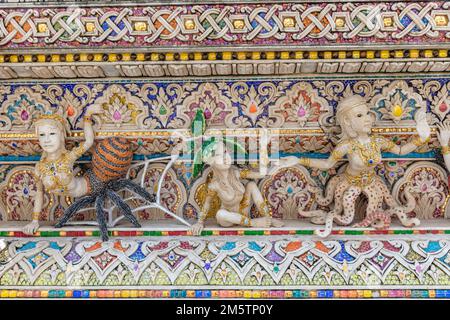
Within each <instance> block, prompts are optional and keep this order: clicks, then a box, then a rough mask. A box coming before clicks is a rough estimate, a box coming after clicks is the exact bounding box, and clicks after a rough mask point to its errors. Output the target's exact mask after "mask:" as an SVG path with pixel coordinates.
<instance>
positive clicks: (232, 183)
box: [191, 141, 283, 235]
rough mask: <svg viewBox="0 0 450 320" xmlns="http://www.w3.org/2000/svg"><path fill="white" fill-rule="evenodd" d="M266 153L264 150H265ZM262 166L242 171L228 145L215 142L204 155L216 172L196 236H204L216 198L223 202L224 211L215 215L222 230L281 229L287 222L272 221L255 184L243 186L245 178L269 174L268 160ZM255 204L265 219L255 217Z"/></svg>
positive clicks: (250, 182)
mask: <svg viewBox="0 0 450 320" xmlns="http://www.w3.org/2000/svg"><path fill="white" fill-rule="evenodd" d="M263 152H264V151H263ZM262 158H263V157H261V159H260V161H261V162H263V163H262V164H261V165H262V167H263V170H260V171H252V170H248V169H244V170H240V169H238V168H237V167H234V166H233V165H232V163H233V161H232V158H231V155H230V153H229V151H228V150H227V147H226V145H225V144H224V143H223V142H222V141H219V142H214V143H212V144H211V145H210V147H209V148H207V150H206V151H205V152H204V155H203V159H204V161H205V163H206V164H208V165H209V166H210V167H211V169H212V178H211V181H209V182H208V183H207V191H206V197H205V200H204V203H203V207H202V212H201V214H200V216H199V219H198V222H197V223H196V224H194V225H193V226H192V227H191V231H192V233H193V234H194V235H200V234H201V231H202V230H203V228H204V221H205V219H206V218H207V214H208V212H209V209H210V206H211V204H212V202H213V200H214V198H215V197H218V198H219V200H220V208H219V210H218V211H217V212H216V213H215V218H216V221H217V223H218V224H219V225H220V226H222V227H232V226H236V225H237V226H243V227H259V228H269V227H281V226H283V222H282V221H280V220H277V219H274V218H272V216H271V211H270V208H269V206H268V204H267V202H266V201H265V200H264V197H263V195H262V194H261V191H259V189H258V185H257V184H256V183H255V182H254V181H249V182H247V183H245V184H244V183H243V182H242V181H241V179H260V178H262V177H264V176H265V175H266V173H267V172H266V170H265V166H266V165H267V163H266V162H267V160H263V159H262ZM252 203H254V204H255V205H256V208H257V209H258V212H259V214H260V215H261V217H258V218H251V217H250V209H251V206H252Z"/></svg>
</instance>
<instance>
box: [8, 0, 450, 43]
mask: <svg viewBox="0 0 450 320" xmlns="http://www.w3.org/2000/svg"><path fill="white" fill-rule="evenodd" d="M449 8H450V4H449V3H448V2H447V1H433V2H406V1H405V2H387V1H386V2H374V3H368V2H346V3H328V2H320V3H318V2H314V1H311V2H309V3H301V2H299V3H283V4H280V3H258V4H255V3H246V4H240V5H236V4H226V5H219V4H199V5H154V6H148V5H147V6H139V5H135V6H131V7H124V6H115V7H113V6H98V7H93V6H90V7H84V6H69V7H66V8H64V7H62V8H61V7H47V8H46V7H41V8H30V9H18V8H11V7H4V8H3V9H2V10H0V47H3V48H4V49H17V48H20V47H27V48H31V47H35V48H43V47H49V46H51V47H55V48H58V47H65V48H82V47H93V46H97V47H103V46H121V47H136V46H138V47H150V46H151V47H179V46H208V47H211V46H229V45H232V46H241V45H245V46H273V45H277V46H296V47H309V46H310V45H312V44H316V45H322V46H327V45H329V46H335V45H353V46H359V45H361V44H363V45H372V46H374V45H381V46H382V45H383V44H384V45H385V44H396V45H408V44H409V43H410V42H414V43H416V44H417V43H422V44H424V45H425V44H428V43H429V42H430V41H433V43H441V44H443V45H445V43H446V42H447V41H448V39H449V38H450V24H449V20H450V10H449Z"/></svg>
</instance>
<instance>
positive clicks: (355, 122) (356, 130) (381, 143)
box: [281, 95, 431, 236]
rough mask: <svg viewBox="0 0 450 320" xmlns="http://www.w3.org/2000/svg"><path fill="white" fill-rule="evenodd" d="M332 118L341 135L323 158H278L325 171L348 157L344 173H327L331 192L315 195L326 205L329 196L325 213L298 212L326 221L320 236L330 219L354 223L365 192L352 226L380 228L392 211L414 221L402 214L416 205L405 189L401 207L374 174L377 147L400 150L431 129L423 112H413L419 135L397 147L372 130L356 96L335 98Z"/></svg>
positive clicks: (411, 146)
mask: <svg viewBox="0 0 450 320" xmlns="http://www.w3.org/2000/svg"><path fill="white" fill-rule="evenodd" d="M336 119H337V124H338V125H340V127H341V130H342V135H341V140H340V142H339V143H338V145H337V146H336V148H335V149H334V150H333V151H332V152H331V155H330V157H329V158H328V159H325V160H322V159H309V158H300V159H298V158H296V157H286V158H284V159H281V164H282V166H293V165H296V164H298V163H299V164H301V165H303V166H310V167H313V168H318V169H321V170H324V171H325V170H329V169H331V168H332V167H333V166H335V165H336V163H337V162H338V161H341V160H343V158H344V156H346V157H347V160H348V164H347V167H346V169H345V171H344V173H343V174H340V175H338V176H336V177H334V178H332V179H331V180H330V182H329V183H328V185H327V192H326V194H327V195H330V196H327V197H322V196H321V195H319V198H321V199H326V198H327V200H324V201H323V203H321V205H327V204H330V203H331V202H332V201H333V200H334V208H333V209H332V210H331V211H330V212H329V213H326V212H324V211H322V210H316V211H311V212H300V214H302V215H304V216H308V217H312V220H311V221H312V222H313V223H317V224H326V230H325V231H324V232H318V234H319V235H322V236H326V235H328V234H329V233H330V232H331V227H332V224H333V221H334V222H336V223H338V224H340V225H349V224H351V223H352V222H353V219H354V216H355V202H356V200H357V198H358V197H359V195H360V194H361V193H364V194H365V195H366V196H367V199H368V206H367V211H366V218H365V219H364V220H363V221H362V222H361V223H359V224H357V225H356V226H369V225H372V226H374V227H378V228H385V227H387V226H388V225H389V223H390V218H391V216H392V215H396V216H397V217H398V218H399V219H400V221H401V223H402V224H403V225H405V226H414V225H418V224H419V221H418V219H411V218H408V216H407V213H408V212H410V211H412V210H413V209H414V206H415V201H414V198H413V197H412V196H411V195H410V194H408V190H405V195H406V198H407V199H408V204H407V206H406V207H401V206H400V205H399V204H397V203H396V202H395V200H394V199H393V198H392V196H391V195H390V192H389V190H388V188H387V186H386V185H385V184H384V182H383V181H382V180H381V179H380V178H379V177H378V176H377V175H376V173H375V170H374V169H375V167H376V166H377V164H379V163H380V162H381V161H382V153H381V152H382V151H389V152H391V153H394V154H398V155H404V154H408V153H410V152H412V151H414V150H415V149H416V148H417V147H418V146H420V145H422V144H424V143H426V142H427V141H428V139H429V136H430V131H431V130H430V127H429V125H428V123H427V120H426V115H425V113H424V112H423V111H422V110H417V111H416V114H415V119H416V130H417V133H418V136H416V137H415V138H414V139H413V140H412V141H411V142H409V143H406V144H404V145H402V146H399V145H396V144H395V143H394V142H392V141H391V140H389V139H387V138H385V137H382V136H377V135H372V134H371V132H372V126H373V122H374V119H373V118H372V116H371V115H370V109H369V107H368V106H367V103H366V101H365V100H364V99H363V98H362V97H361V96H359V95H354V96H350V97H347V98H344V99H343V100H342V101H341V102H340V103H339V105H338V108H337V112H336ZM332 195H334V196H332ZM326 202H328V203H326ZM383 203H385V204H386V205H387V206H388V207H390V209H389V210H384V211H383V210H382V209H380V208H382V207H383Z"/></svg>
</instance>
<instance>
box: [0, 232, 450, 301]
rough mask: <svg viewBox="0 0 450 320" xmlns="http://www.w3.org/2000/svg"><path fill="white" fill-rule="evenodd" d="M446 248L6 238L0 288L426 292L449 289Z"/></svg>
mask: <svg viewBox="0 0 450 320" xmlns="http://www.w3.org/2000/svg"><path fill="white" fill-rule="evenodd" d="M449 249H450V243H449V241H448V240H444V239H436V240H425V239H424V240H402V239H397V240H387V239H383V238H380V239H377V240H374V239H372V240H371V241H366V240H346V241H344V240H327V241H316V240H311V239H308V238H296V237H287V238H286V237H285V238H283V237H281V238H280V237H278V238H276V237H273V236H271V237H268V238H264V239H262V238H257V239H256V238H255V239H248V238H242V239H239V240H238V241H233V240H231V239H227V238H211V239H198V238H178V239H177V238H173V239H167V240H162V239H156V238H155V239H151V238H150V239H139V238H135V239H130V240H128V239H114V240H113V241H110V242H107V243H106V242H105V243H102V242H98V240H82V239H76V238H75V239H69V238H67V239H58V240H52V239H45V240H43V239H41V240H25V239H24V240H21V239H11V240H7V249H5V250H7V252H6V254H4V255H3V256H2V259H3V260H2V261H1V264H0V284H1V285H2V286H7V287H8V290H12V289H13V290H22V288H23V287H26V288H27V289H26V290H33V287H39V288H40V289H41V290H42V289H43V287H44V288H45V290H47V291H48V290H60V289H59V288H64V287H70V289H71V290H81V291H83V289H84V287H86V289H88V287H90V286H106V287H107V288H111V289H110V290H114V289H113V288H116V287H117V288H118V289H122V290H123V289H125V288H126V287H145V286H158V287H164V286H170V287H171V288H170V290H176V289H183V290H191V291H192V290H199V289H203V288H204V286H207V287H205V289H206V290H207V291H210V290H227V289H228V288H230V289H231V290H235V289H233V288H235V287H237V286H243V289H242V290H244V291H245V290H252V288H255V287H260V286H263V287H265V288H268V290H271V289H270V288H271V287H273V288H276V287H277V286H282V287H295V289H300V288H301V287H304V286H308V287H312V288H311V289H313V290H324V289H325V288H326V289H327V290H342V289H345V290H355V289H362V288H367V289H369V290H370V289H371V288H374V289H377V290H380V288H379V287H382V290H384V288H386V290H387V289H388V287H395V288H396V289H402V290H413V289H429V286H433V287H436V288H438V287H446V286H447V287H448V285H449V284H450V260H449V257H450V256H449ZM186 286H187V288H186ZM246 288H248V289H246ZM266 290H267V289H266ZM63 291H64V290H63ZM72 294H73V295H74V293H72Z"/></svg>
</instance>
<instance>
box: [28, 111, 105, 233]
mask: <svg viewBox="0 0 450 320" xmlns="http://www.w3.org/2000/svg"><path fill="white" fill-rule="evenodd" d="M102 112H103V110H102V109H101V108H100V106H92V107H91V108H89V109H88V111H87V112H86V115H85V116H84V137H85V141H84V142H82V143H80V145H79V146H78V147H75V148H73V149H72V150H70V151H69V150H67V149H66V147H65V139H66V133H67V130H66V126H65V123H64V121H65V120H64V119H63V118H62V117H61V116H59V115H57V114H51V115H47V114H44V115H41V116H40V117H39V118H38V119H37V121H36V122H35V124H34V125H35V132H36V135H37V137H38V139H39V145H40V146H41V148H42V150H43V153H42V156H41V159H40V160H39V162H38V163H37V164H36V167H35V177H36V178H37V181H36V185H37V192H36V196H35V201H34V210H33V219H32V221H31V222H30V223H29V224H27V225H26V226H25V227H24V228H23V232H24V233H25V234H29V235H32V234H33V233H35V232H36V231H37V230H38V228H39V215H40V213H41V211H42V209H43V203H44V191H47V192H49V193H53V194H58V195H67V196H70V197H80V196H83V195H85V194H87V192H88V183H87V180H86V178H85V177H75V174H74V170H73V165H74V163H75V161H76V160H77V159H78V158H79V157H81V155H82V154H83V153H85V152H86V151H87V150H88V149H89V148H90V147H91V146H92V145H93V143H94V137H95V134H94V130H93V127H92V122H91V116H92V115H93V114H96V113H102Z"/></svg>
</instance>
